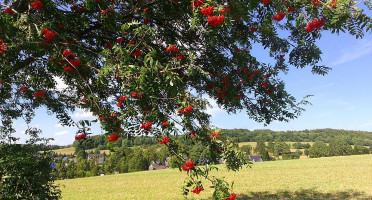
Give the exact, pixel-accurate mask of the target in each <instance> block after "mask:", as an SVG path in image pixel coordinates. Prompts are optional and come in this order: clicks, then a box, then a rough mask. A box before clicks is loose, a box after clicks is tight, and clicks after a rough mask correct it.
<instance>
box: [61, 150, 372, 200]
mask: <svg viewBox="0 0 372 200" xmlns="http://www.w3.org/2000/svg"><path fill="white" fill-rule="evenodd" d="M219 168H220V170H219V172H218V176H219V177H221V176H224V177H225V178H226V180H227V181H228V182H232V181H235V184H234V190H233V192H234V193H236V194H238V196H237V199H299V200H300V199H314V200H315V199H372V155H357V156H340V157H329V158H312V159H300V160H281V161H271V162H261V163H255V164H253V166H252V168H243V169H242V170H240V171H239V172H232V171H230V172H228V171H227V170H226V168H225V167H224V166H223V165H219ZM185 177H186V174H185V172H179V170H178V169H167V170H158V171H144V172H135V173H127V174H116V175H106V176H100V177H89V178H79V179H70V180H61V181H58V182H57V184H60V185H61V190H62V196H63V199H67V200H69V199H71V200H73V199H76V200H78V199H92V200H93V199H97V200H104V199H107V200H114V199H158V200H163V199H183V196H182V193H181V187H182V185H183V181H184V179H185ZM206 183H207V182H206ZM208 187H209V185H208V184H205V185H204V188H205V191H202V192H201V193H200V194H199V195H196V194H191V195H189V199H208V198H207V197H210V196H211V194H212V191H213V190H212V189H211V188H208Z"/></svg>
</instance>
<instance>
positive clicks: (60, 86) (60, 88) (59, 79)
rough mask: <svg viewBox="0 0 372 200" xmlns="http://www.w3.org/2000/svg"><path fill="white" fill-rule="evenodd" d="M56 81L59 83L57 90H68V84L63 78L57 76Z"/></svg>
mask: <svg viewBox="0 0 372 200" xmlns="http://www.w3.org/2000/svg"><path fill="white" fill-rule="evenodd" d="M54 80H55V81H56V82H57V90H63V89H66V88H67V85H66V83H65V82H64V81H63V80H62V78H60V77H58V76H55V77H54Z"/></svg>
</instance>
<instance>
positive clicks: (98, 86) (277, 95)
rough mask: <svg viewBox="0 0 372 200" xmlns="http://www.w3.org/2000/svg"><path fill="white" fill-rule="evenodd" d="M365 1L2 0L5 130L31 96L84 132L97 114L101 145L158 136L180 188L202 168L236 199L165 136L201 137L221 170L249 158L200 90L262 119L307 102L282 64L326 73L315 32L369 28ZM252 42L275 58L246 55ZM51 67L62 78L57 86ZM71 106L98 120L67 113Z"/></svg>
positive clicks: (29, 112)
mask: <svg viewBox="0 0 372 200" xmlns="http://www.w3.org/2000/svg"><path fill="white" fill-rule="evenodd" d="M361 3H364V6H365V7H368V8H369V9H371V1H370V0H361V1H359V2H355V1H351V0H330V1H322V0H316V1H310V0H294V1H283V0H262V1H260V0H250V1H244V0H235V1H229V0H214V1H212V0H194V1H191V0H164V1H160V0H158V1H157V0H126V1H125V0H32V1H27V0H14V1H12V0H4V1H3V3H2V4H1V6H2V7H3V11H2V12H1V14H0V39H1V40H0V45H1V50H0V65H1V69H0V89H1V93H0V109H1V119H2V124H1V138H2V139H3V140H4V141H7V142H10V143H12V142H14V141H15V140H16V138H14V137H13V136H12V133H14V132H15V130H14V128H13V126H12V122H13V120H15V119H18V118H20V117H23V118H24V119H25V121H26V122H28V123H29V122H30V121H31V119H32V117H33V116H34V115H35V110H36V109H37V108H39V107H45V108H47V110H48V113H50V114H51V113H54V114H55V115H56V117H57V118H58V119H59V120H60V123H62V124H63V125H65V126H76V127H78V131H77V135H76V140H79V141H80V142H83V141H86V140H88V138H89V135H90V130H89V125H90V123H93V122H98V121H99V122H100V123H101V125H102V129H103V130H104V131H105V132H106V134H107V137H108V138H107V139H108V141H110V143H109V147H110V146H111V147H112V146H113V145H110V144H113V143H114V142H115V141H117V140H118V139H119V138H121V137H124V138H128V137H129V138H130V137H131V136H135V135H152V136H154V137H156V138H158V139H159V142H162V144H163V145H166V146H167V147H168V148H169V150H170V152H172V153H173V154H174V155H175V156H177V157H178V158H179V159H180V160H182V162H183V163H184V165H182V166H181V168H182V169H183V170H184V171H187V175H188V177H189V179H188V180H187V181H186V185H185V188H184V194H185V195H187V194H188V192H189V191H193V192H194V193H198V192H202V189H203V188H202V182H201V181H200V180H201V179H200V177H204V178H206V179H207V180H209V181H211V182H212V183H213V184H214V186H215V188H214V189H215V192H214V193H213V197H214V198H216V199H233V198H235V195H234V194H232V191H231V190H230V189H229V185H228V184H227V183H226V182H224V181H223V180H222V179H219V178H217V177H210V176H209V175H208V171H209V170H211V168H209V167H199V166H196V165H194V163H193V161H192V160H189V159H188V158H187V157H185V156H184V155H182V154H181V153H178V152H177V149H178V148H177V144H176V143H175V142H174V141H172V140H168V139H167V137H169V136H170V135H172V134H178V133H180V132H181V133H183V134H184V136H185V137H186V138H188V140H198V141H201V142H202V144H203V145H205V146H208V147H209V149H210V150H211V151H215V152H216V158H223V159H224V161H225V163H226V165H227V167H228V169H231V170H238V169H239V168H240V167H242V166H243V165H245V164H247V161H246V159H245V157H244V154H243V153H241V152H240V151H238V150H236V149H235V147H234V145H233V144H228V143H223V142H221V141H220V140H219V136H220V134H223V133H221V132H218V131H217V130H212V128H211V127H210V126H209V120H210V117H211V116H210V115H208V114H207V113H205V109H206V106H207V104H208V102H207V100H206V98H205V97H209V98H211V99H213V100H215V101H216V102H217V103H218V105H219V106H220V107H222V108H224V109H225V110H226V111H227V112H229V113H235V112H236V111H240V110H243V109H244V110H246V111H247V115H248V116H249V117H251V118H252V119H253V120H256V121H258V122H263V123H265V124H268V123H270V122H272V121H273V120H278V121H288V120H291V119H293V118H296V117H297V116H298V115H299V114H300V113H301V112H302V111H304V109H303V108H302V107H301V105H303V104H306V103H307V101H306V100H300V101H296V99H295V98H294V97H293V96H292V95H290V94H289V93H288V92H287V91H286V89H285V85H284V82H283V81H282V80H281V79H280V78H279V75H280V74H283V73H286V72H287V71H288V70H289V68H290V67H296V68H304V67H311V68H312V71H313V73H315V74H321V75H324V74H326V73H327V72H328V71H329V68H328V67H326V66H322V65H320V64H319V62H320V59H321V56H320V55H321V50H320V49H319V48H318V47H317V45H316V43H315V42H316V41H317V40H318V39H319V38H320V37H321V33H322V31H323V30H327V31H330V32H332V33H339V32H340V31H344V32H348V33H349V34H351V35H354V36H356V38H358V37H362V36H363V34H364V33H365V32H370V31H371V28H372V26H371V24H372V23H371V19H370V17H369V16H368V15H366V14H364V12H363V10H362V9H360V8H358V7H360V6H361V5H362V4H361ZM279 32H280V33H283V32H285V33H286V34H279ZM253 44H261V45H262V46H263V47H264V48H265V49H267V50H268V55H269V56H270V57H272V58H273V59H274V60H275V62H273V63H265V62H262V61H260V60H259V59H258V58H256V57H254V56H252V55H251V54H250V52H251V51H254V50H255V49H252V45H253ZM57 78H58V79H61V80H63V82H64V83H65V84H66V85H67V88H63V89H61V88H57V82H56V79H57ZM77 108H81V109H84V110H86V111H90V112H93V113H94V115H95V116H96V117H97V120H93V121H86V120H85V121H81V122H79V123H77V122H74V121H73V120H72V119H71V116H70V114H71V112H72V111H74V110H75V109H77ZM177 127H181V129H180V131H178V129H177ZM181 168H180V169H181ZM200 188H202V189H200Z"/></svg>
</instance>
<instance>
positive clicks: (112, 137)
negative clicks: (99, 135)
mask: <svg viewBox="0 0 372 200" xmlns="http://www.w3.org/2000/svg"><path fill="white" fill-rule="evenodd" d="M119 138H120V135H119V134H114V135H110V137H109V138H108V139H107V141H108V142H115V141H118V139H119Z"/></svg>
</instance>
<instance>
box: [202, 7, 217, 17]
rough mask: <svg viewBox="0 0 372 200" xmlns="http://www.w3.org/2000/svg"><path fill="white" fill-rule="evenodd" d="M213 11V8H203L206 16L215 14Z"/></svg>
mask: <svg viewBox="0 0 372 200" xmlns="http://www.w3.org/2000/svg"><path fill="white" fill-rule="evenodd" d="M213 9H214V7H213V6H208V7H204V8H202V10H201V13H202V14H203V15H204V16H209V15H211V14H212V13H213Z"/></svg>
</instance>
